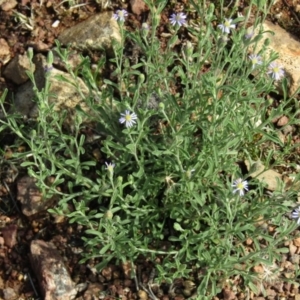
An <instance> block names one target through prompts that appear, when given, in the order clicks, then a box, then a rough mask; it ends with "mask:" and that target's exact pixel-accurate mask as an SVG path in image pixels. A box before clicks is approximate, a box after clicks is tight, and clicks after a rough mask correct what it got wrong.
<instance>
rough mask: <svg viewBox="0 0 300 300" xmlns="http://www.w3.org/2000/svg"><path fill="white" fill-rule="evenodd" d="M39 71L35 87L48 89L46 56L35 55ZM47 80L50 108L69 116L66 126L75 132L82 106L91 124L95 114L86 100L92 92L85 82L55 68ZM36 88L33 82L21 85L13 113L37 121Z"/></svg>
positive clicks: (36, 72)
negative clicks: (77, 117) (75, 123)
mask: <svg viewBox="0 0 300 300" xmlns="http://www.w3.org/2000/svg"><path fill="white" fill-rule="evenodd" d="M34 63H35V65H36V71H35V74H34V77H35V81H36V86H37V89H38V90H39V91H41V90H42V89H43V88H44V87H45V83H46V75H45V72H46V71H45V70H46V69H47V64H46V59H45V58H44V56H43V55H40V54H38V55H36V57H35V58H34ZM47 76H48V80H49V82H50V88H49V92H48V97H47V96H46V98H45V101H48V104H49V105H53V111H55V112H58V113H59V114H63V113H66V117H65V120H64V125H65V127H66V128H69V129H70V130H71V131H72V128H73V122H74V118H75V117H76V107H77V106H78V107H80V109H81V110H82V111H84V112H85V115H86V117H85V118H83V119H82V122H85V123H89V122H91V118H92V115H93V113H92V111H91V109H90V108H89V106H88V104H87V101H86V98H88V96H89V93H90V92H89V89H88V87H87V86H86V84H85V83H84V82H83V81H82V79H80V78H78V77H75V78H74V77H72V76H71V75H70V74H68V73H65V72H62V71H60V70H57V69H55V68H52V69H51V70H49V71H48V75H47ZM33 88H34V86H33V84H32V82H31V81H28V82H26V83H24V84H23V85H21V86H20V87H19V88H18V90H17V92H16V94H15V98H14V105H13V109H12V111H10V113H19V114H21V115H22V116H25V117H29V118H37V117H38V115H39V113H40V111H39V101H38V99H37V98H36V94H35V92H34V89H33Z"/></svg>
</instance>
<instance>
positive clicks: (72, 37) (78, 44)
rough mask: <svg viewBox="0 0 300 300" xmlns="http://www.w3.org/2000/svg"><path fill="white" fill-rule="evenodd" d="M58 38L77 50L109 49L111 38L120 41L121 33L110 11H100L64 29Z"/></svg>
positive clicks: (110, 47)
mask: <svg viewBox="0 0 300 300" xmlns="http://www.w3.org/2000/svg"><path fill="white" fill-rule="evenodd" d="M58 40H59V41H60V42H61V43H62V44H63V45H68V44H71V46H72V47H74V48H76V49H79V50H102V49H105V50H111V49H112V40H115V41H117V42H119V43H120V42H121V34H120V28H119V25H118V23H117V21H116V20H115V19H113V17H112V12H102V13H100V14H97V15H94V16H92V17H90V18H88V19H87V20H85V21H83V22H81V23H79V24H77V25H75V26H73V27H71V28H68V29H66V30H64V31H63V32H62V33H61V34H60V35H59V36H58Z"/></svg>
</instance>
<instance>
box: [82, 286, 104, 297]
mask: <svg viewBox="0 0 300 300" xmlns="http://www.w3.org/2000/svg"><path fill="white" fill-rule="evenodd" d="M103 291H104V286H103V284H101V283H90V284H89V285H88V288H87V290H86V291H85V292H84V295H83V299H84V300H88V299H94V298H95V297H96V296H99V295H100V293H101V292H103Z"/></svg>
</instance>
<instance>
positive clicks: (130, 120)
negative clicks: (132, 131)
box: [119, 110, 137, 128]
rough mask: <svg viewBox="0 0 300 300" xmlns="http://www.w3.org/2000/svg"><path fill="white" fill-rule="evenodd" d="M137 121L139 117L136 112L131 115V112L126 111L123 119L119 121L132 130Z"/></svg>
mask: <svg viewBox="0 0 300 300" xmlns="http://www.w3.org/2000/svg"><path fill="white" fill-rule="evenodd" d="M135 120H137V115H136V114H135V113H134V112H133V113H130V111H129V110H125V113H124V114H121V118H120V119H119V122H120V123H121V124H123V123H125V126H126V127H127V128H130V127H132V126H133V125H134V124H135V123H136V121H135Z"/></svg>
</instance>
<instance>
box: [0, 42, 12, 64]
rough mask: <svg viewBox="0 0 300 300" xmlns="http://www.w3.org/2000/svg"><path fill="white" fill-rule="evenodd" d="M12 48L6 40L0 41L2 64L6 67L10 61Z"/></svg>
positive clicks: (0, 60) (0, 59)
mask: <svg viewBox="0 0 300 300" xmlns="http://www.w3.org/2000/svg"><path fill="white" fill-rule="evenodd" d="M10 57H11V56H10V48H9V45H8V43H7V42H6V40H5V39H0V62H1V63H2V64H3V65H5V64H7V63H8V62H9V61H10Z"/></svg>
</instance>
